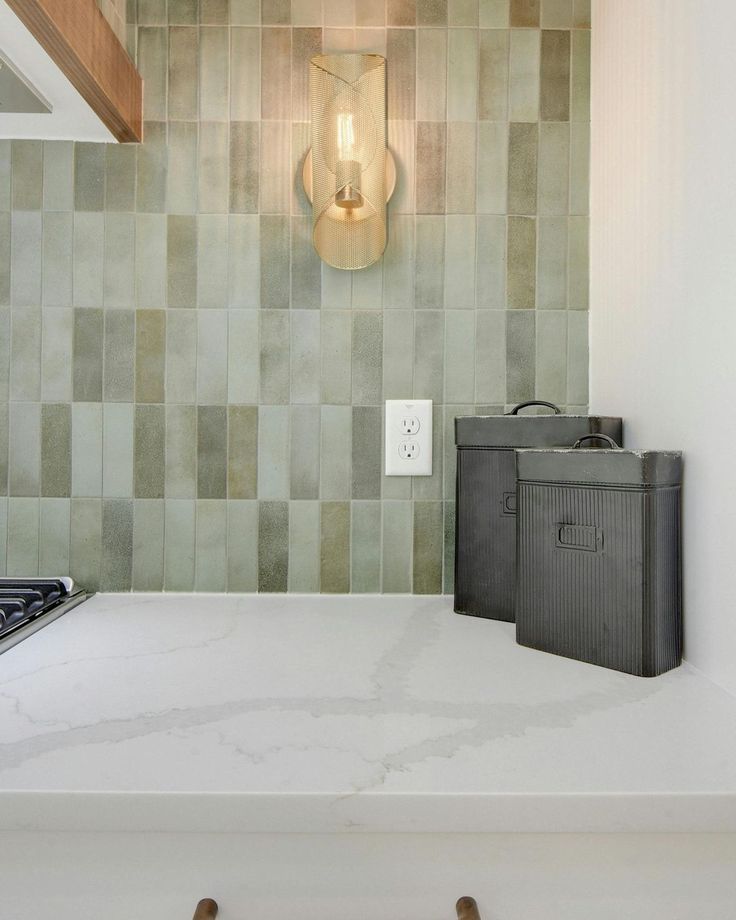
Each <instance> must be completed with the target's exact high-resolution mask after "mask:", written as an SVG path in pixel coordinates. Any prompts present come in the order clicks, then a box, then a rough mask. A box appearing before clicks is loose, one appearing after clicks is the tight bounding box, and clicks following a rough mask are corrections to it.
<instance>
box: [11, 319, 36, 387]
mask: <svg viewBox="0 0 736 920" xmlns="http://www.w3.org/2000/svg"><path fill="white" fill-rule="evenodd" d="M10 316H11V329H12V334H11V342H10V399H11V400H25V401H26V402H37V401H38V400H39V399H40V398H41V316H42V314H41V311H40V310H31V309H23V310H12V311H11V314H10Z"/></svg>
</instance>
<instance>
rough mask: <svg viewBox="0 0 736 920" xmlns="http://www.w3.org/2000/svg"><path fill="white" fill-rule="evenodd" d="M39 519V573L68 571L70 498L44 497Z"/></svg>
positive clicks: (40, 505) (40, 503) (41, 502)
mask: <svg viewBox="0 0 736 920" xmlns="http://www.w3.org/2000/svg"><path fill="white" fill-rule="evenodd" d="M39 521H40V525H39V540H38V571H39V573H41V574H42V575H48V574H50V573H51V572H68V571H69V534H70V529H71V502H70V501H69V499H68V498H42V499H41V501H40V502H39Z"/></svg>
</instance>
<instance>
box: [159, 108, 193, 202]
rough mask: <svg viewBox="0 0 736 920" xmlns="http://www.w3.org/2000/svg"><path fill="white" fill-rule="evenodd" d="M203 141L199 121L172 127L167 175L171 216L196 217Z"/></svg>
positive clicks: (173, 124)
mask: <svg viewBox="0 0 736 920" xmlns="http://www.w3.org/2000/svg"><path fill="white" fill-rule="evenodd" d="M198 139H199V131H198V126H197V123H196V122H195V121H172V122H171V123H170V125H169V163H168V170H167V173H166V182H167V191H166V209H167V211H168V212H169V214H194V213H196V210H197V192H198V189H197V176H198V172H197V169H198V154H197V143H198Z"/></svg>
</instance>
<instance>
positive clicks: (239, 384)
mask: <svg viewBox="0 0 736 920" xmlns="http://www.w3.org/2000/svg"><path fill="white" fill-rule="evenodd" d="M259 320H260V316H259V314H258V313H256V312H255V311H254V310H234V311H232V312H231V313H230V314H229V316H228V339H227V347H228V363H227V374H228V377H227V400H228V402H229V403H257V402H258V389H259V378H260V333H259ZM316 402H319V400H316Z"/></svg>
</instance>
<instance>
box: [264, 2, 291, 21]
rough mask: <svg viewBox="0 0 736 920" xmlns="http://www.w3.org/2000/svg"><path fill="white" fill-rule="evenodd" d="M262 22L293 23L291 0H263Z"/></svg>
mask: <svg viewBox="0 0 736 920" xmlns="http://www.w3.org/2000/svg"><path fill="white" fill-rule="evenodd" d="M261 22H262V23H263V25H264V26H266V25H269V26H288V25H291V0H262V3H261Z"/></svg>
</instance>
